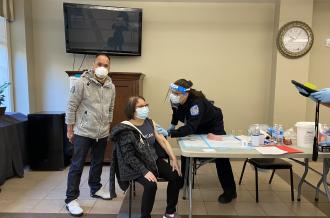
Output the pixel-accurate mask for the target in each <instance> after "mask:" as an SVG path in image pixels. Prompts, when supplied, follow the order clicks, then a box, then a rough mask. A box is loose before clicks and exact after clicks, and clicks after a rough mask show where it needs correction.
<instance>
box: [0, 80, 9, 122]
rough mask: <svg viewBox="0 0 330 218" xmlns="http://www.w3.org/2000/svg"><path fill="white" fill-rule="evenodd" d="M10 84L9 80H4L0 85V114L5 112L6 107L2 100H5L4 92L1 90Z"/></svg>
mask: <svg viewBox="0 0 330 218" xmlns="http://www.w3.org/2000/svg"><path fill="white" fill-rule="evenodd" d="M9 85H10V83H9V82H5V83H4V84H2V85H1V86H0V116H1V115H4V114H5V111H6V107H5V106H4V105H3V102H4V101H5V97H6V96H5V94H3V92H4V91H5V90H6V88H7V87H8V86H9Z"/></svg>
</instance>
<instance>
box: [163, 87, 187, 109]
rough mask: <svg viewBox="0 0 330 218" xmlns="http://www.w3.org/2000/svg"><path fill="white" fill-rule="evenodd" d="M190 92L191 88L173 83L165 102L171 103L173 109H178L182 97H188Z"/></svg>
mask: <svg viewBox="0 0 330 218" xmlns="http://www.w3.org/2000/svg"><path fill="white" fill-rule="evenodd" d="M189 90H190V88H185V87H183V86H179V85H176V84H174V83H171V84H170V87H169V89H168V91H167V94H166V96H165V101H169V102H170V103H171V106H172V107H177V106H178V105H179V104H180V103H181V96H182V95H186V94H187V92H188V91H189Z"/></svg>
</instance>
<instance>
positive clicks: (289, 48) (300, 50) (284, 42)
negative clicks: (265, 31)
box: [276, 21, 314, 58]
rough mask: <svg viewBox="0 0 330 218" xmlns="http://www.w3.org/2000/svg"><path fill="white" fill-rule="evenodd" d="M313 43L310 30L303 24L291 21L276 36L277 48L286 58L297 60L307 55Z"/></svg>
mask: <svg viewBox="0 0 330 218" xmlns="http://www.w3.org/2000/svg"><path fill="white" fill-rule="evenodd" d="M313 41H314V36H313V31H312V29H311V28H310V27H309V26H308V25H307V24H306V23H304V22H301V21H292V22H289V23H287V24H285V25H284V26H282V27H281V29H280V30H279V32H278V35H277V41H276V42H277V48H278V50H279V51H280V53H281V54H282V55H284V56H285V57H287V58H299V57H302V56H304V55H305V54H307V52H308V51H309V50H310V49H311V48H312V45H313Z"/></svg>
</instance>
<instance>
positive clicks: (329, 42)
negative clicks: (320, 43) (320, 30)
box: [325, 39, 330, 48]
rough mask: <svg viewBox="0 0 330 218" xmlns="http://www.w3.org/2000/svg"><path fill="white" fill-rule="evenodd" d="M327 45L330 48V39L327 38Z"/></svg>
mask: <svg viewBox="0 0 330 218" xmlns="http://www.w3.org/2000/svg"><path fill="white" fill-rule="evenodd" d="M325 46H326V47H328V48H330V39H325Z"/></svg>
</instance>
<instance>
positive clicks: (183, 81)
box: [174, 79, 206, 98]
mask: <svg viewBox="0 0 330 218" xmlns="http://www.w3.org/2000/svg"><path fill="white" fill-rule="evenodd" d="M174 84H175V85H178V86H182V87H184V88H186V89H189V88H190V90H189V91H188V93H189V94H192V95H193V96H196V97H200V98H206V97H205V95H204V94H203V92H202V91H197V90H196V89H193V88H191V87H192V86H193V82H191V80H189V81H188V80H186V79H179V80H177V81H175V82H174Z"/></svg>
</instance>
